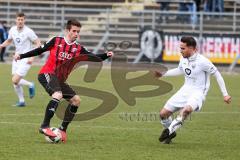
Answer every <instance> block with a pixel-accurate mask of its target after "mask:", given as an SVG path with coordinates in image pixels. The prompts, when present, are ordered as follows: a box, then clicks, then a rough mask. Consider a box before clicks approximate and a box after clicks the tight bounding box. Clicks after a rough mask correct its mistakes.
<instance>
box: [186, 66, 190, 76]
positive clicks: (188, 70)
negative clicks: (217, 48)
mask: <svg viewBox="0 0 240 160" xmlns="http://www.w3.org/2000/svg"><path fill="white" fill-rule="evenodd" d="M191 72H192V71H191V69H189V68H186V69H185V73H186V74H187V75H188V76H189V75H190V74H191Z"/></svg>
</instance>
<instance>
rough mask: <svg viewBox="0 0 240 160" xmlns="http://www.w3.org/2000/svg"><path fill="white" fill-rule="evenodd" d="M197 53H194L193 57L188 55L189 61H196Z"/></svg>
mask: <svg viewBox="0 0 240 160" xmlns="http://www.w3.org/2000/svg"><path fill="white" fill-rule="evenodd" d="M197 55H198V54H197V53H194V54H193V55H192V56H191V57H188V60H189V61H195V60H196V59H197Z"/></svg>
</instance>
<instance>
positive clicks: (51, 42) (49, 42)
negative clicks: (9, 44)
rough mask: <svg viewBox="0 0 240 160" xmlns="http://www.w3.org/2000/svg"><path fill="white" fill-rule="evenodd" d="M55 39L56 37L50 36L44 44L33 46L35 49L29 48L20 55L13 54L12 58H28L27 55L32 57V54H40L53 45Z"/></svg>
mask: <svg viewBox="0 0 240 160" xmlns="http://www.w3.org/2000/svg"><path fill="white" fill-rule="evenodd" d="M55 40H56V37H54V38H52V39H51V40H50V41H48V42H46V43H45V44H44V45H42V46H40V47H38V48H35V49H33V50H31V51H29V52H27V53H24V54H20V55H19V54H15V55H14V59H15V60H19V59H23V58H28V57H34V56H38V55H41V54H42V53H44V52H46V51H48V50H50V49H51V48H52V47H53V46H54V43H55Z"/></svg>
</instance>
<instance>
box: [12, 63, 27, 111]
mask: <svg viewBox="0 0 240 160" xmlns="http://www.w3.org/2000/svg"><path fill="white" fill-rule="evenodd" d="M18 67H19V64H18V63H17V62H15V61H13V63H12V75H13V77H12V83H13V87H14V91H15V93H16V95H17V97H18V102H17V103H16V104H15V106H18V107H23V106H25V99H24V95H23V88H22V86H21V85H19V84H18V83H19V81H20V79H21V78H22V76H21V75H18V74H17V70H18Z"/></svg>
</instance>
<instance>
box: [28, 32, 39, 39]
mask: <svg viewBox="0 0 240 160" xmlns="http://www.w3.org/2000/svg"><path fill="white" fill-rule="evenodd" d="M28 37H29V39H30V40H31V41H35V40H36V39H38V36H37V35H36V33H35V32H34V31H33V30H32V29H29V32H28Z"/></svg>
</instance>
